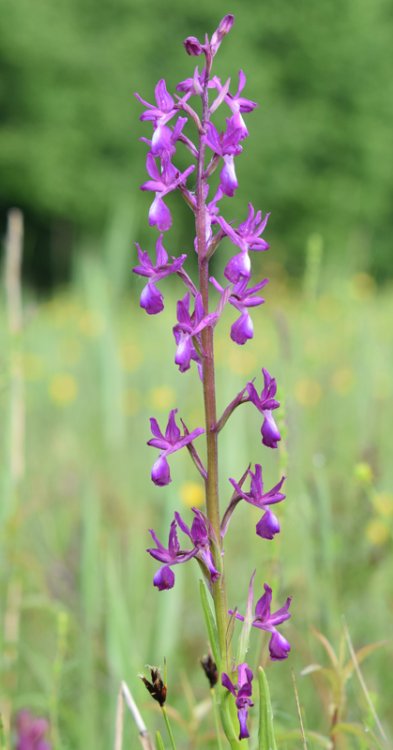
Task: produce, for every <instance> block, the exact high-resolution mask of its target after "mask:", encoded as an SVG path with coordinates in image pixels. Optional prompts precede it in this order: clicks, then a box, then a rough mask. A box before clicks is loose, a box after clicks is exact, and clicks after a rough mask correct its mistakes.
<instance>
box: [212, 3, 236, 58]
mask: <svg viewBox="0 0 393 750" xmlns="http://www.w3.org/2000/svg"><path fill="white" fill-rule="evenodd" d="M234 21H235V17H234V16H233V15H232V14H231V13H228V15H226V16H224V18H223V19H222V20H221V21H220V23H219V24H218V28H217V29H216V31H215V32H214V34H213V36H212V38H211V42H210V49H211V51H212V55H213V56H214V55H215V54H216V52H217V51H218V48H219V46H220V44H221V42H222V40H223V39H224V36H226V35H227V34H229V32H230V30H231V28H232V26H233V24H234Z"/></svg>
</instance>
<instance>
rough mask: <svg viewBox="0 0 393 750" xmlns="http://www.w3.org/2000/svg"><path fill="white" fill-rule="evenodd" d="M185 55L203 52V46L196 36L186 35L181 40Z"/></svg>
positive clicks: (196, 55) (195, 55)
mask: <svg viewBox="0 0 393 750" xmlns="http://www.w3.org/2000/svg"><path fill="white" fill-rule="evenodd" d="M183 44H184V47H185V50H186V52H187V55H192V56H193V57H199V55H201V54H202V52H203V46H202V44H201V43H200V41H199V39H197V38H196V36H188V37H187V39H185V40H184V42H183Z"/></svg>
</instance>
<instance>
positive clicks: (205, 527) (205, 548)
mask: <svg viewBox="0 0 393 750" xmlns="http://www.w3.org/2000/svg"><path fill="white" fill-rule="evenodd" d="M192 512H193V513H194V516H195V518H194V520H193V522H192V524H191V528H189V527H188V526H187V524H185V523H184V521H183V519H182V517H181V515H180V513H175V518H176V521H177V523H178V525H179V527H180V528H181V530H182V531H183V532H184V534H187V536H188V537H189V538H190V539H191V541H192V543H193V545H194V549H195V557H197V558H198V560H200V561H201V562H202V563H203V564H204V566H205V567H206V568H207V570H208V572H209V576H210V580H211V581H212V582H213V583H214V581H217V580H218V579H219V577H220V574H219V572H218V570H217V569H216V567H215V565H214V561H213V556H212V553H211V549H210V542H211V540H212V538H213V530H212V527H211V524H210V521H209V519H208V518H207V516H205V515H204V514H203V513H202V512H201V511H200V510H198V509H197V508H192Z"/></svg>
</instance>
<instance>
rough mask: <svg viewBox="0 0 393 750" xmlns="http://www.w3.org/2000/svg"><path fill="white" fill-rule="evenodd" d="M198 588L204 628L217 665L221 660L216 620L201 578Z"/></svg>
mask: <svg viewBox="0 0 393 750" xmlns="http://www.w3.org/2000/svg"><path fill="white" fill-rule="evenodd" d="M199 590H200V593H201V602H202V609H203V614H204V616H205V623H206V628H207V632H208V635H209V641H210V646H211V650H212V653H213V658H214V661H215V662H216V664H217V665H219V664H220V662H221V659H220V647H219V645H218V633H217V625H216V621H215V618H214V615H213V612H212V609H211V606H210V602H209V599H208V596H207V590H206V585H205V583H204V581H202V580H201V581H199Z"/></svg>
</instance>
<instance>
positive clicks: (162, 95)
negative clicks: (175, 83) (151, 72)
mask: <svg viewBox="0 0 393 750" xmlns="http://www.w3.org/2000/svg"><path fill="white" fill-rule="evenodd" d="M154 93H155V96H156V102H157V107H159V108H160V110H161V111H162V112H169V111H170V110H171V109H172V108H173V107H174V104H175V102H174V101H173V99H172V97H171V95H170V94H169V93H168V90H167V87H166V83H165V81H164V79H163V78H161V80H160V81H158V83H157V86H156V88H155V92H154Z"/></svg>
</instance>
